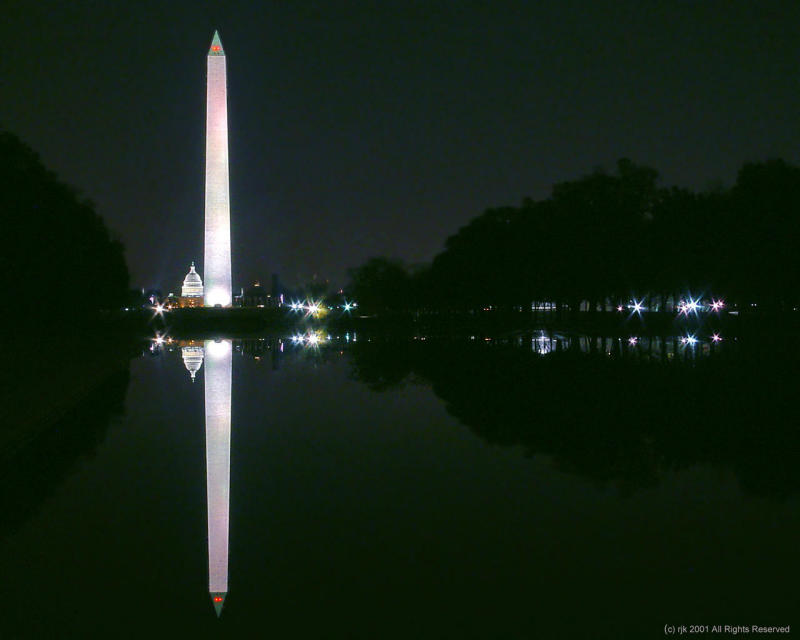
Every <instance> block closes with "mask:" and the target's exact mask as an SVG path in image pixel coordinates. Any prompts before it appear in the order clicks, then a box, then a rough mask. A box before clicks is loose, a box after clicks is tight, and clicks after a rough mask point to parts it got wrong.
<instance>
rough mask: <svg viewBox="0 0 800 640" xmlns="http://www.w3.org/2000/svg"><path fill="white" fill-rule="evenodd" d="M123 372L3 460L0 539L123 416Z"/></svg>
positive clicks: (33, 509)
mask: <svg viewBox="0 0 800 640" xmlns="http://www.w3.org/2000/svg"><path fill="white" fill-rule="evenodd" d="M129 382H130V371H129V367H127V366H126V367H125V368H124V369H120V370H118V371H117V372H116V373H114V374H112V375H110V376H109V377H108V378H106V379H105V381H104V382H102V383H101V384H100V385H99V386H98V387H97V388H96V389H94V391H92V392H91V393H90V394H89V395H88V396H86V397H85V398H84V399H83V400H82V401H81V402H80V403H79V404H77V405H76V406H74V407H72V408H71V409H70V410H69V411H68V412H67V413H66V414H65V415H64V416H63V417H62V418H61V419H60V420H59V421H58V422H57V423H56V424H54V425H52V427H51V428H49V429H47V430H46V431H44V432H42V433H39V435H38V436H37V437H35V438H34V439H33V440H31V441H30V442H28V443H27V444H26V445H25V446H24V447H22V448H21V449H19V450H17V451H16V452H15V453H14V455H13V456H10V457H8V458H6V459H4V460H3V485H4V489H5V490H4V491H3V492H2V499H1V501H0V513H1V514H2V515H1V516H0V535H4V534H7V533H10V532H13V531H15V530H17V529H18V528H19V527H20V526H21V525H22V524H24V523H25V522H26V521H27V520H28V519H29V518H31V517H32V516H33V515H34V514H36V513H37V512H38V510H39V509H40V507H41V506H42V505H43V504H44V502H45V501H46V500H47V499H48V498H49V497H50V495H51V494H52V493H53V492H54V491H55V489H56V488H57V487H59V486H60V485H61V484H62V483H63V481H64V479H65V478H66V477H67V476H69V475H70V474H71V473H72V471H73V470H74V469H75V468H76V466H77V462H78V460H80V459H81V458H84V457H88V456H92V455H94V452H95V451H96V450H97V447H98V446H99V445H100V444H101V443H102V442H103V441H104V440H105V437H106V434H107V433H108V429H109V427H110V426H111V424H112V423H113V422H114V421H115V420H116V419H118V418H120V417H121V416H122V415H123V414H124V412H125V396H126V394H127V391H128V383H129Z"/></svg>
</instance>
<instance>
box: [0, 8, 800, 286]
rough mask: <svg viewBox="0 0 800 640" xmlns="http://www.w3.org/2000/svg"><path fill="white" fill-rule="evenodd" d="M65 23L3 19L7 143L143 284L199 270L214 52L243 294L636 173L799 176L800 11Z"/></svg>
mask: <svg viewBox="0 0 800 640" xmlns="http://www.w3.org/2000/svg"><path fill="white" fill-rule="evenodd" d="M218 4H219V3H204V2H186V1H185V0H176V1H175V2H168V3H167V2H147V1H145V2H142V3H137V4H136V5H135V6H134V5H130V6H129V5H126V4H124V3H99V4H98V3H88V2H74V3H72V2H69V3H68V2H48V1H47V0H44V1H42V2H38V3H18V4H16V5H12V6H9V7H7V8H5V9H4V20H3V24H2V26H0V33H1V34H2V39H3V56H2V58H1V59H0V78H2V87H3V96H4V99H3V100H2V101H0V126H2V127H5V128H7V129H8V130H9V131H11V132H12V133H15V134H17V135H19V136H20V137H21V138H22V139H23V140H24V141H25V142H26V143H28V144H29V145H31V146H32V147H33V148H34V149H35V150H36V151H37V152H39V153H40V155H41V156H42V160H43V162H44V163H45V165H46V166H47V167H48V168H51V169H52V170H54V171H55V172H56V173H57V174H58V175H59V177H60V178H61V179H62V180H64V181H65V182H68V183H70V184H72V185H74V186H76V187H78V188H79V189H80V190H81V191H82V192H83V193H84V194H85V195H86V196H87V197H88V198H90V199H91V200H93V201H94V202H95V203H96V204H97V208H98V212H99V213H100V214H101V215H102V216H103V217H104V218H105V220H106V221H107V222H108V224H109V226H110V227H111V228H112V229H113V230H114V231H115V232H116V233H118V234H119V236H120V238H121V239H122V241H123V242H124V243H125V246H126V248H127V260H128V264H129V266H130V269H131V275H132V285H133V286H143V287H160V288H161V289H162V290H165V291H170V290H174V291H176V292H177V291H178V290H179V289H180V283H181V281H182V280H183V277H184V275H185V274H186V271H187V270H188V265H189V263H190V262H191V261H192V260H194V261H195V262H196V263H198V265H200V264H201V263H202V260H203V211H204V202H203V201H204V175H205V165H204V147H205V118H206V114H205V90H206V53H207V52H208V47H209V43H210V41H211V37H212V35H213V33H214V30H215V29H218V30H219V33H220V36H221V38H222V41H223V42H224V45H225V52H226V55H227V63H228V69H227V74H228V122H229V153H230V190H231V225H232V236H233V284H234V287H239V286H242V285H246V284H248V283H251V282H252V281H253V280H255V279H260V280H261V281H262V283H263V282H265V281H267V282H268V278H269V275H270V274H271V273H273V272H276V273H279V274H280V276H281V279H282V281H284V282H286V283H288V284H295V283H298V282H302V281H303V280H308V279H310V278H311V276H312V275H313V274H314V273H316V274H318V275H319V277H322V278H330V279H331V280H332V281H333V282H335V283H336V284H342V283H343V282H344V279H345V271H346V269H347V267H350V266H357V265H359V264H360V263H362V262H363V261H364V260H365V259H367V258H368V257H370V256H374V255H388V256H394V257H398V258H402V259H403V260H405V261H407V262H410V263H417V262H424V261H428V260H430V259H431V258H432V257H433V255H434V254H435V253H436V252H438V251H439V250H440V249H441V247H442V245H443V243H444V240H445V239H446V237H447V236H448V235H450V234H452V233H454V232H455V231H456V230H457V229H458V228H459V227H460V226H462V225H463V224H466V223H467V222H468V221H469V220H470V219H471V218H473V217H475V216H476V215H478V214H480V213H481V212H482V211H483V210H484V209H486V208H487V207H493V206H501V205H505V204H518V203H519V202H520V201H521V200H522V198H523V197H525V196H530V197H533V198H535V199H540V198H544V197H546V196H547V195H548V194H549V192H550V188H551V186H552V185H553V184H554V183H556V182H559V181H563V180H569V179H575V178H578V177H579V176H581V175H584V174H586V173H588V172H590V171H591V170H592V169H593V168H595V167H597V166H605V167H606V168H608V169H612V168H613V166H614V163H615V161H616V160H617V159H618V158H620V157H623V156H625V157H629V158H631V159H633V160H634V161H635V162H637V163H642V164H647V165H650V166H653V167H654V168H656V169H657V170H658V171H659V172H660V174H661V184H662V185H672V184H676V185H680V186H686V187H692V188H696V189H703V188H706V187H708V186H710V185H711V184H713V183H719V182H721V183H722V184H724V185H726V186H727V185H730V184H732V183H733V181H734V180H735V176H736V171H737V169H738V168H739V167H740V166H741V164H742V163H743V162H746V161H753V160H764V159H766V158H770V157H783V158H785V159H786V160H788V161H789V162H793V163H796V164H800V4H798V3H796V2H767V3H744V2H737V3H731V2H721V1H718V2H711V1H710V2H703V3H690V2H678V1H670V2H621V1H616V2H571V1H564V2H559V3H552V4H550V5H549V6H534V5H538V3H528V2H503V1H497V2H491V3H489V2H437V1H435V0H426V1H424V2H414V1H406V2H392V1H384V2H367V3H350V2H346V3H345V2H335V1H333V2H324V3H323V2H308V3H281V2H267V3H258V4H253V3H247V2H229V3H225V6H224V7H220V6H218Z"/></svg>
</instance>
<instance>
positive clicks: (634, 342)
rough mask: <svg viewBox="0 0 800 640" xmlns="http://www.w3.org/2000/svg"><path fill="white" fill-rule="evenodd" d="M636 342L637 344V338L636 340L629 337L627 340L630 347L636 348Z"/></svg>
mask: <svg viewBox="0 0 800 640" xmlns="http://www.w3.org/2000/svg"><path fill="white" fill-rule="evenodd" d="M637 342H639V338H637V337H636V336H631V337H630V338H628V344H629V345H631V346H636V343H637Z"/></svg>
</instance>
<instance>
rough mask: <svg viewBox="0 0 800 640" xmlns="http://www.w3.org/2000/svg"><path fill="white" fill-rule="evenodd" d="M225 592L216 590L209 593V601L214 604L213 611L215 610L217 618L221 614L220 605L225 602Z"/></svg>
mask: <svg viewBox="0 0 800 640" xmlns="http://www.w3.org/2000/svg"><path fill="white" fill-rule="evenodd" d="M227 595H228V594H227V593H222V592H216V593H212V594H211V603H212V604H213V605H214V611H216V612H217V618H219V617H220V616H221V615H222V605H224V604H225V596H227Z"/></svg>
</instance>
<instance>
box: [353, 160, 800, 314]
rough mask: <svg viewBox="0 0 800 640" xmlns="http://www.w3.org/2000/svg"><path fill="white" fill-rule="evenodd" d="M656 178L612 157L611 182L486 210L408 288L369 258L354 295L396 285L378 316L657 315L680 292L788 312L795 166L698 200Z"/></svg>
mask: <svg viewBox="0 0 800 640" xmlns="http://www.w3.org/2000/svg"><path fill="white" fill-rule="evenodd" d="M657 179H658V173H657V172H656V171H655V169H652V168H650V167H645V166H641V165H637V164H635V163H633V162H631V161H630V160H628V159H622V160H620V161H619V162H618V163H617V171H616V173H615V174H613V175H612V174H609V173H606V172H604V171H601V170H596V171H594V172H593V173H592V174H590V175H588V176H585V177H583V178H580V179H578V180H574V181H568V182H563V183H560V184H557V185H555V186H554V187H553V191H552V195H551V197H550V198H548V199H546V200H543V201H541V202H533V201H532V200H530V199H525V200H524V201H523V203H522V205H521V206H520V207H500V208H494V209H488V210H487V211H486V212H485V213H483V214H482V215H480V216H477V217H476V218H474V219H473V220H471V221H470V222H469V223H468V224H467V225H465V226H464V227H462V228H461V229H459V230H458V231H457V232H456V233H455V234H454V235H452V236H450V237H449V238H447V240H446V242H445V246H444V250H443V251H442V252H441V253H439V254H438V255H437V256H436V257H435V258H434V259H433V261H432V263H431V266H430V268H429V269H425V270H422V271H421V272H420V273H418V274H415V275H414V276H413V277H411V278H410V279H408V278H407V277H406V276H405V275H401V271H403V269H402V268H400V267H398V265H397V264H394V263H393V264H394V266H393V267H391V266H390V265H389V264H388V263H385V262H384V263H382V262H381V261H380V260H377V261H376V260H373V261H371V263H368V265H365V267H362V269H363V272H359V278H360V280H361V282H362V284H361V285H360V286H362V287H363V286H364V285H363V283H364V282H365V281H367V280H370V281H375V282H377V280H378V279H383V281H385V282H388V281H389V280H391V279H392V278H394V284H393V286H396V289H395V291H396V295H395V294H394V293H393V295H392V299H391V302H390V301H388V300H383V301H382V302H379V301H378V298H375V301H376V305H375V308H376V309H378V308H379V307H381V305H383V308H388V307H387V304H391V305H392V308H394V309H397V308H406V307H415V308H432V309H455V310H461V311H470V310H473V311H474V310H476V309H480V308H485V307H487V306H492V307H497V308H506V309H508V308H515V307H516V308H529V306H530V304H531V302H533V301H536V300H542V301H543V300H547V301H550V302H555V303H556V305H557V306H558V308H559V309H562V308H569V309H571V310H573V311H575V310H577V309H578V308H579V306H580V303H581V302H584V301H586V302H588V305H589V309H592V310H594V309H596V308H598V306H599V305H601V303H604V302H605V301H606V300H608V299H610V300H611V301H612V302H614V304H616V303H619V302H621V303H626V302H628V301H629V300H630V299H631V298H644V297H647V298H648V299H649V304H650V305H653V304H656V305H658V306H659V307H660V308H664V304H665V303H666V301H667V300H669V299H671V300H673V302H676V301H677V300H679V299H680V298H684V297H685V296H686V295H687V294H689V293H691V294H692V295H696V296H703V295H705V296H708V295H716V296H718V297H719V296H724V297H727V296H729V295H732V296H734V297H735V298H736V300H738V302H739V303H740V305H741V304H744V303H746V302H747V303H750V302H757V303H761V304H763V305H765V306H768V307H770V308H776V309H780V308H784V309H785V308H787V307H789V306H790V305H795V304H797V301H798V294H797V288H796V282H797V280H798V276H800V261H799V260H797V259H796V247H797V244H798V240H800V169H798V168H796V167H792V166H790V165H788V164H787V163H785V162H783V161H781V160H772V161H769V162H766V163H758V164H747V165H745V166H744V167H743V168H742V170H741V171H740V172H739V177H738V179H737V182H736V185H735V186H734V187H733V189H730V190H727V191H726V190H724V189H721V188H719V187H715V188H714V189H713V190H711V191H709V192H708V193H693V192H691V191H688V190H686V189H679V188H674V187H673V188H668V189H665V188H659V187H658V186H657ZM392 274H393V275H392ZM390 288H391V287H387V286H386V285H385V284H384V285H382V286H381V287H377V288H375V287H373V291H375V292H376V295H378V293H377V289H382V291H383V292H387V291H388V290H389V289H390ZM369 289H370V288H369V287H366V288H365V291H368V290H369ZM404 305H405V307H404Z"/></svg>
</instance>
